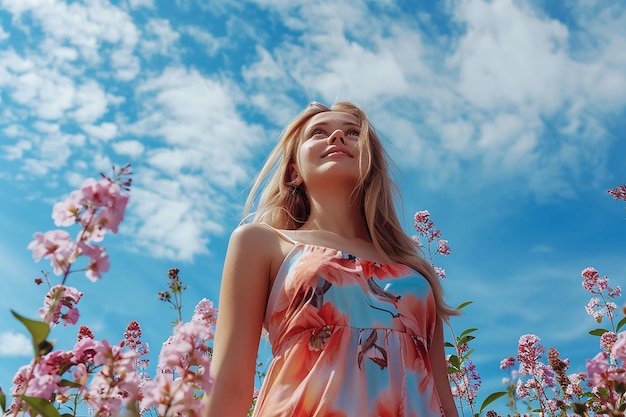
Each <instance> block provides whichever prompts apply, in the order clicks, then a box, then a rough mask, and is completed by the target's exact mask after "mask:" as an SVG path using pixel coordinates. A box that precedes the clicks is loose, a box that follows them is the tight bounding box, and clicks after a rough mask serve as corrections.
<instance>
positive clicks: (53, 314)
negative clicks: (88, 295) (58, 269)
mask: <svg viewBox="0 0 626 417" xmlns="http://www.w3.org/2000/svg"><path fill="white" fill-rule="evenodd" d="M82 296H83V293H82V292H80V291H78V290H77V289H76V288H73V287H67V286H63V285H55V286H54V287H52V288H50V291H48V294H46V297H45V299H44V305H43V307H41V308H40V309H39V311H38V313H39V317H41V319H42V320H43V321H44V322H46V323H54V324H58V323H59V322H60V321H61V320H63V325H64V326H66V325H68V324H76V322H77V321H78V317H79V313H78V309H77V308H76V307H75V305H76V304H78V302H79V301H80V299H81V297H82ZM63 308H65V309H66V310H65V311H62V309H63Z"/></svg>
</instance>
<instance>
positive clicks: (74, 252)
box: [28, 165, 131, 285]
mask: <svg viewBox="0 0 626 417" xmlns="http://www.w3.org/2000/svg"><path fill="white" fill-rule="evenodd" d="M130 175H131V171H130V165H125V166H124V167H122V168H120V169H119V170H118V171H117V172H115V174H114V177H113V178H109V177H106V176H104V175H103V176H102V178H101V179H100V180H95V179H93V178H89V179H87V180H85V182H84V183H83V185H82V187H81V188H80V189H79V190H76V191H73V192H72V193H70V195H69V196H68V197H67V198H66V199H65V200H64V201H61V202H59V203H56V204H55V205H54V207H53V209H52V219H53V220H54V224H55V225H56V226H57V227H67V226H72V225H74V224H76V223H78V224H80V225H81V226H82V228H81V230H80V232H79V233H78V236H77V237H76V238H75V239H72V237H71V236H70V234H69V233H68V232H67V231H65V230H62V229H57V230H51V231H48V232H45V233H35V235H34V238H35V240H33V241H32V242H31V243H30V244H29V245H28V249H30V250H32V251H33V258H34V259H35V262H38V261H40V260H41V259H42V258H43V259H50V263H51V265H52V270H53V272H54V274H55V275H63V280H62V282H61V285H63V284H65V280H66V278H67V275H68V274H69V273H70V266H71V265H73V264H74V263H75V262H76V260H77V259H78V258H79V257H80V256H83V257H86V258H87V266H86V267H85V275H86V276H87V278H89V279H90V280H91V281H96V280H97V279H98V278H102V273H103V272H107V271H108V270H109V267H110V264H109V256H108V255H107V254H106V251H105V250H104V248H102V247H100V246H98V245H97V244H95V243H94V242H101V241H102V239H104V235H105V234H106V232H107V231H110V232H111V233H117V231H118V228H119V225H120V223H121V222H122V220H123V218H124V211H125V210H126V204H127V203H128V198H129V196H128V194H127V193H125V192H124V191H128V189H129V187H130V184H131V179H130V178H129V176H130Z"/></svg>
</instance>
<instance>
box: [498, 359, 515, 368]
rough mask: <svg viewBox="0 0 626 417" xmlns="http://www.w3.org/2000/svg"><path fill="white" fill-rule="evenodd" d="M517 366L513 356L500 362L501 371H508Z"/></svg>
mask: <svg viewBox="0 0 626 417" xmlns="http://www.w3.org/2000/svg"><path fill="white" fill-rule="evenodd" d="M514 366H515V358H514V357H513V356H509V357H508V358H504V359H502V361H501V362H500V369H502V370H504V369H508V368H512V367H514Z"/></svg>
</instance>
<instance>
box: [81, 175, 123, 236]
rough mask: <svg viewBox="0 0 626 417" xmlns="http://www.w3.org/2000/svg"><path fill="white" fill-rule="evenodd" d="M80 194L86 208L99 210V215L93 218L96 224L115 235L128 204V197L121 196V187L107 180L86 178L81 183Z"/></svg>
mask: <svg viewBox="0 0 626 417" xmlns="http://www.w3.org/2000/svg"><path fill="white" fill-rule="evenodd" d="M81 193H82V194H83V198H84V200H85V202H86V204H85V205H86V206H87V207H93V208H95V209H101V211H100V215H99V216H98V217H97V218H95V220H97V223H96V224H97V225H99V226H100V227H102V228H106V229H109V230H111V232H113V233H117V230H118V227H119V224H120V223H121V221H122V220H123V219H124V210H125V209H126V204H127V203H128V195H127V194H122V189H121V187H120V186H119V185H118V184H116V183H115V182H113V181H111V180H109V179H107V178H102V179H100V180H99V181H96V180H95V179H93V178H88V179H87V180H85V182H84V183H83V186H82V188H81ZM90 220H92V219H90ZM92 225H95V224H92Z"/></svg>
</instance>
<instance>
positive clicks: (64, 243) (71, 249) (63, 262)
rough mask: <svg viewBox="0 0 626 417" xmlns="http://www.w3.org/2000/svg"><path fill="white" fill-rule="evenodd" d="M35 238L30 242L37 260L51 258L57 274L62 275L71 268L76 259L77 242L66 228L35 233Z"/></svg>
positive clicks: (29, 245)
mask: <svg viewBox="0 0 626 417" xmlns="http://www.w3.org/2000/svg"><path fill="white" fill-rule="evenodd" d="M33 237H34V238H35V240H33V241H32V242H30V243H29V244H28V249H30V250H32V251H33V258H34V259H35V262H39V261H40V260H41V258H44V259H48V258H50V264H51V265H52V268H53V271H54V274H55V275H61V274H63V273H66V272H67V271H68V270H69V266H70V265H71V264H72V263H73V262H74V261H75V259H76V255H77V253H76V244H75V243H74V241H72V238H71V237H70V235H69V234H68V233H67V232H66V231H64V230H51V231H48V232H45V233H35V234H34V235H33Z"/></svg>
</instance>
